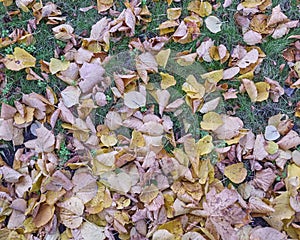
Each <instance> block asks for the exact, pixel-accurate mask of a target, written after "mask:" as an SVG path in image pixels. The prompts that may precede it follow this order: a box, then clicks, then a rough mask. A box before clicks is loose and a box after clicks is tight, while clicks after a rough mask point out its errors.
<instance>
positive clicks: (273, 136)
mask: <svg viewBox="0 0 300 240" xmlns="http://www.w3.org/2000/svg"><path fill="white" fill-rule="evenodd" d="M279 137H280V134H279V132H278V131H277V128H276V127H275V126H272V125H268V126H266V129H265V138H266V139H267V140H269V141H273V140H277V139H278V138H279Z"/></svg>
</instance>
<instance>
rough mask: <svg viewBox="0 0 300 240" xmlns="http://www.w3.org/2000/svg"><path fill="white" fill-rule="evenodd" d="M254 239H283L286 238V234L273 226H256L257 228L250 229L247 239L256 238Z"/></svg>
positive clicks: (252, 239) (253, 239)
mask: <svg viewBox="0 0 300 240" xmlns="http://www.w3.org/2000/svg"><path fill="white" fill-rule="evenodd" d="M256 239H265V240H267V239H278V240H285V239H287V236H286V235H285V234H283V233H281V232H279V231H278V230H276V229H274V228H271V227H264V228H258V229H255V230H253V231H251V234H250V238H249V240H256Z"/></svg>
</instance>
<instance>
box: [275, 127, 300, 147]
mask: <svg viewBox="0 0 300 240" xmlns="http://www.w3.org/2000/svg"><path fill="white" fill-rule="evenodd" d="M277 144H278V145H279V147H280V148H281V149H283V150H288V149H291V148H294V147H296V146H298V145H299V144H300V137H299V134H298V133H297V132H295V131H293V130H291V131H289V132H288V134H287V135H285V136H284V137H283V138H282V139H280V141H279V142H277Z"/></svg>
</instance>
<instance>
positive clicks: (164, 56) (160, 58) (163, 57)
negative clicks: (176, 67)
mask: <svg viewBox="0 0 300 240" xmlns="http://www.w3.org/2000/svg"><path fill="white" fill-rule="evenodd" d="M170 53H171V49H170V48H169V49H166V50H161V51H160V52H159V53H158V54H157V55H156V56H155V58H156V62H157V64H158V65H159V66H161V67H163V68H165V67H166V66H167V63H168V60H169V57H170Z"/></svg>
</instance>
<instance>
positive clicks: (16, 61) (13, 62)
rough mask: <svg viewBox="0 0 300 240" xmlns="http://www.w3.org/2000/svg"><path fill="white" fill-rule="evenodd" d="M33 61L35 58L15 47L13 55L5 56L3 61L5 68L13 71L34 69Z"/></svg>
mask: <svg viewBox="0 0 300 240" xmlns="http://www.w3.org/2000/svg"><path fill="white" fill-rule="evenodd" d="M35 61H36V59H35V57H33V56H32V55H31V54H30V53H28V52H26V51H25V50H24V49H22V48H19V47H15V49H14V53H13V55H6V57H5V58H4V60H3V62H4V65H5V67H6V68H7V69H10V70H13V71H20V70H21V69H24V68H29V67H35Z"/></svg>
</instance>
